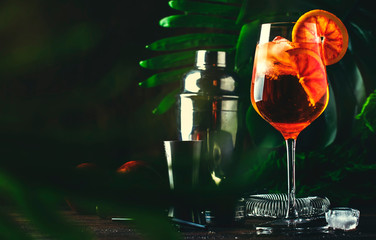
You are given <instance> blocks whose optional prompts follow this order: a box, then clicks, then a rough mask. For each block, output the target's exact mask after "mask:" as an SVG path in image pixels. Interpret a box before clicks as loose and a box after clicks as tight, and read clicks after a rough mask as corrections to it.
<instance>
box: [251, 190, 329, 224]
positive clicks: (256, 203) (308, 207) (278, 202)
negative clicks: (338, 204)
mask: <svg viewBox="0 0 376 240" xmlns="http://www.w3.org/2000/svg"><path fill="white" fill-rule="evenodd" d="M329 206H330V201H329V199H328V198H326V197H316V196H314V197H304V198H296V209H297V211H298V216H299V217H302V218H309V217H316V216H320V215H324V214H325V212H326V211H327V210H328V209H329ZM245 207H246V208H245V210H246V216H247V217H268V218H283V217H285V216H286V211H287V194H284V193H276V194H257V195H251V196H249V197H246V198H245Z"/></svg>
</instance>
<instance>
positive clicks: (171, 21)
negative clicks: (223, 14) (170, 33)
mask: <svg viewBox="0 0 376 240" xmlns="http://www.w3.org/2000/svg"><path fill="white" fill-rule="evenodd" d="M159 25H161V26H162V27H169V28H176V27H189V28H191V27H194V28H214V29H224V30H239V26H237V25H236V22H235V20H231V19H225V18H219V17H212V16H205V15H173V16H169V17H165V18H163V19H162V20H161V21H160V22H159Z"/></svg>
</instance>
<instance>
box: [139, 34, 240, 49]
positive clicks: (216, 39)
mask: <svg viewBox="0 0 376 240" xmlns="http://www.w3.org/2000/svg"><path fill="white" fill-rule="evenodd" d="M237 38H238V36H237V35H234V34H223V33H190V34H184V35H179V36H174V37H169V38H164V39H161V40H158V41H155V42H153V43H151V44H150V45H147V46H146V48H148V49H150V50H154V51H176V50H186V49H192V48H200V47H205V48H208V47H221V46H227V47H229V46H231V47H232V46H234V45H235V44H236V41H237Z"/></svg>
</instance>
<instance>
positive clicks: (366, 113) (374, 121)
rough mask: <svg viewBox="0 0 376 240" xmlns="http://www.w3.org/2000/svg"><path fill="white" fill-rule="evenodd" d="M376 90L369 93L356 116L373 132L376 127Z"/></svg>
mask: <svg viewBox="0 0 376 240" xmlns="http://www.w3.org/2000/svg"><path fill="white" fill-rule="evenodd" d="M375 114H376V90H375V92H373V93H371V95H369V97H368V98H367V100H366V102H365V103H364V105H363V108H362V111H361V112H360V113H359V114H358V115H357V116H356V118H357V119H360V120H362V122H363V123H364V125H365V126H366V127H367V128H368V129H369V130H370V131H371V132H373V133H375V129H376V115H375Z"/></svg>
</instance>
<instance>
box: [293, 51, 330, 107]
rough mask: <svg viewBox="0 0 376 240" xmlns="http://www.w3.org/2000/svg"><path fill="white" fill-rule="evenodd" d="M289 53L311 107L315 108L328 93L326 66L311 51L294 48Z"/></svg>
mask: <svg viewBox="0 0 376 240" xmlns="http://www.w3.org/2000/svg"><path fill="white" fill-rule="evenodd" d="M287 53H288V54H289V55H290V56H291V59H292V62H293V64H294V65H295V67H296V71H297V73H298V78H299V83H300V84H301V85H302V86H303V88H304V90H305V92H306V93H307V95H308V98H309V101H310V103H311V105H312V106H315V104H316V103H317V102H318V101H320V100H321V98H322V97H323V96H324V94H326V93H327V91H328V82H327V79H326V69H325V65H324V64H323V62H322V60H321V58H320V56H319V55H318V54H317V53H315V52H314V51H312V50H309V49H305V48H294V49H291V50H288V51H287ZM326 102H327V101H326Z"/></svg>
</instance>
